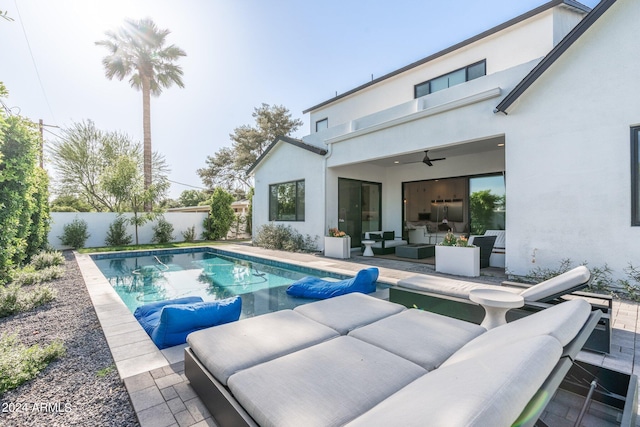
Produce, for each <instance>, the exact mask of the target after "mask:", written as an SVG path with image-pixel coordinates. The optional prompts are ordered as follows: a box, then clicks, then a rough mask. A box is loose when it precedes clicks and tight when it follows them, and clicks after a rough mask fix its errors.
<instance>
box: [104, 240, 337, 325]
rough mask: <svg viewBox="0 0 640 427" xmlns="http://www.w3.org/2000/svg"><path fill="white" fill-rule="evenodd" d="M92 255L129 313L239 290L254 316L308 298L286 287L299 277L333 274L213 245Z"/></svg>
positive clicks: (247, 312) (246, 314) (248, 312)
mask: <svg viewBox="0 0 640 427" xmlns="http://www.w3.org/2000/svg"><path fill="white" fill-rule="evenodd" d="M93 258H94V262H95V264H96V265H97V267H98V268H99V269H100V271H101V272H102V273H103V274H104V275H105V277H106V278H107V280H108V281H109V283H111V285H112V286H113V288H114V289H115V291H116V292H117V293H118V295H119V296H120V298H122V301H123V302H124V303H125V305H126V306H127V307H128V308H129V310H131V312H132V313H133V312H134V311H135V309H136V308H138V307H139V306H141V305H144V304H147V303H150V302H154V301H162V300H167V299H173V298H180V297H184V296H200V297H202V299H203V300H205V301H213V300H219V299H223V298H228V297H231V296H235V295H239V296H240V297H241V298H242V316H241V317H252V316H256V315H258V314H263V313H268V312H272V311H277V310H282V309H286V308H294V307H296V306H298V305H301V304H306V303H308V302H311V301H312V300H309V299H302V298H294V297H291V296H289V295H287V293H286V289H287V287H288V286H289V285H290V284H291V283H293V282H294V281H296V280H298V279H300V278H302V277H305V276H309V275H315V276H317V277H327V276H333V277H336V275H335V274H331V273H323V272H321V271H317V274H309V273H310V272H309V271H299V270H302V269H301V268H297V267H295V266H288V267H282V266H273V265H268V264H266V263H264V264H263V263H260V262H258V260H259V259H257V258H256V259H255V260H244V259H238V258H233V257H230V256H228V255H227V254H225V255H223V254H221V253H216V252H211V251H201V252H189V253H166V252H158V253H152V254H149V255H143V256H135V255H130V256H126V255H122V256H120V255H119V257H117V258H114V257H113V256H112V255H110V256H100V255H97V256H94V257H93ZM265 261H266V260H265ZM281 264H282V263H281Z"/></svg>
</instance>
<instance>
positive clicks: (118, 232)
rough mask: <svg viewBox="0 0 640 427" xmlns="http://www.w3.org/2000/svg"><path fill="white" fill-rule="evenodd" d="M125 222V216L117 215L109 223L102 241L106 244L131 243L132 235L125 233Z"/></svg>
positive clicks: (120, 244)
mask: <svg viewBox="0 0 640 427" xmlns="http://www.w3.org/2000/svg"><path fill="white" fill-rule="evenodd" d="M127 222H128V221H127V218H125V217H124V216H123V215H118V216H117V218H116V219H115V221H113V222H112V223H111V224H110V225H109V230H108V231H107V237H106V238H105V239H104V243H105V244H106V245H107V246H125V245H130V244H131V242H132V240H133V237H132V236H131V234H128V233H127Z"/></svg>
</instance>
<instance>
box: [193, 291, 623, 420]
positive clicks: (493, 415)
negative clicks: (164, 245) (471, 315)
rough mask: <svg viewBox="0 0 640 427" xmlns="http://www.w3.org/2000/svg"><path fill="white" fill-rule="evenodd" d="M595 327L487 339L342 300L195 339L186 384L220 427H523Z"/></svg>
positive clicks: (591, 322)
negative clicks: (397, 426)
mask: <svg viewBox="0 0 640 427" xmlns="http://www.w3.org/2000/svg"><path fill="white" fill-rule="evenodd" d="M599 316H600V312H599V311H592V310H591V307H590V305H589V304H588V303H587V302H586V301H584V300H582V299H577V300H573V301H568V302H565V303H562V304H558V305H557V306H554V307H551V308H549V309H548V310H543V311H541V312H539V313H536V314H534V315H531V316H529V317H525V318H522V319H519V320H517V321H514V322H512V323H509V324H506V325H503V326H499V327H497V328H495V329H491V330H489V331H487V330H486V329H485V328H483V327H481V326H479V325H476V324H473V323H469V322H465V321H461V320H457V319H453V318H449V317H446V316H441V315H438V314H434V313H430V312H428V311H422V310H416V309H407V308H405V307H404V306H402V305H399V304H395V303H392V302H389V301H383V300H379V299H376V298H374V297H371V296H368V295H364V294H360V293H351V294H347V295H343V296H339V297H336V298H331V299H327V300H323V301H318V302H314V303H310V304H306V305H302V306H299V307H296V309H294V310H282V311H277V312H273V313H269V314H265V315H261V316H257V317H253V318H249V319H244V320H240V321H239V322H234V323H230V324H226V325H221V326H216V327H213V328H209V329H205V330H201V331H198V332H194V333H192V334H190V335H189V337H188V339H187V341H188V344H189V347H187V348H186V349H185V374H186V376H187V378H188V379H189V381H190V383H191V385H192V387H193V388H194V390H195V391H196V393H197V394H198V395H199V396H200V398H201V399H202V400H203V402H204V403H205V405H206V406H207V408H208V409H209V411H210V412H211V413H212V415H213V417H214V418H215V421H216V423H217V424H218V425H220V426H243V425H247V426H256V425H260V426H302V425H304V426H342V425H346V426H349V427H357V426H389V425H402V426H424V425H466V426H488V425H491V426H498V427H499V426H510V425H512V424H514V423H515V422H516V420H518V423H519V424H518V425H522V426H532V425H534V424H535V422H536V420H537V419H538V417H539V416H540V414H541V412H542V411H543V409H544V408H545V406H546V404H547V403H548V401H549V399H550V398H551V396H552V395H553V393H554V392H555V390H556V389H557V387H558V385H559V384H560V381H561V380H562V378H563V377H564V376H565V374H566V373H567V372H568V370H569V368H570V366H571V364H572V361H573V360H574V357H575V356H576V354H577V353H578V351H579V350H580V349H581V348H582V345H583V343H584V341H585V340H586V338H587V336H588V335H589V334H590V333H591V330H592V329H593V327H595V325H596V323H597V321H598V318H599ZM634 396H635V395H634Z"/></svg>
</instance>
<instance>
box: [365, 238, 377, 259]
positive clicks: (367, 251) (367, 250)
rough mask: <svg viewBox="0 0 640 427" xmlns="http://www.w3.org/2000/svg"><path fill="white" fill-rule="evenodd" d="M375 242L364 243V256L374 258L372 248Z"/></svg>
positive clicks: (366, 241)
mask: <svg viewBox="0 0 640 427" xmlns="http://www.w3.org/2000/svg"><path fill="white" fill-rule="evenodd" d="M375 242H376V241H375V240H363V241H362V244H363V245H364V252H363V253H362V256H373V249H371V246H373V244H374V243H375Z"/></svg>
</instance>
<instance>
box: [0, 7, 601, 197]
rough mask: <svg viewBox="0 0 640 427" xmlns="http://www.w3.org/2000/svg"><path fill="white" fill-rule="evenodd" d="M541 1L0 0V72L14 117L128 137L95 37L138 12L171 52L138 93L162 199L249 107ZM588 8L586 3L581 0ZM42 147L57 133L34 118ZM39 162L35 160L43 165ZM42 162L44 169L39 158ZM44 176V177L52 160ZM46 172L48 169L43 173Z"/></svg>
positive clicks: (321, 94)
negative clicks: (175, 75)
mask: <svg viewBox="0 0 640 427" xmlns="http://www.w3.org/2000/svg"><path fill="white" fill-rule="evenodd" d="M544 3H546V0H517V1H514V0H483V1H477V0H455V1H454V2H443V1H437V0H393V1H391V0H387V1H378V0H367V1H365V0H348V1H345V0H340V1H338V0H324V1H323V2H310V1H300V0H180V1H179V0H0V11H2V12H4V11H6V12H7V15H8V16H9V17H11V18H13V19H14V21H12V22H9V21H6V20H4V19H2V18H0V52H1V54H0V81H2V82H3V83H4V84H5V86H6V87H7V89H8V90H9V98H8V99H5V100H3V101H4V102H5V103H6V104H7V105H8V106H9V107H11V109H12V111H13V112H14V113H18V114H21V115H23V116H25V117H27V118H29V119H31V120H33V121H35V122H37V121H38V120H39V119H42V120H43V121H44V123H45V124H46V125H50V126H59V127H60V128H67V127H70V126H71V125H72V124H73V123H76V122H80V121H82V120H92V121H93V122H94V123H95V124H96V126H97V128H99V129H101V130H104V131H119V132H123V133H126V134H127V135H129V136H130V137H131V138H132V139H133V140H135V141H140V142H141V141H142V94H141V92H139V91H136V90H135V89H133V88H131V87H130V85H129V83H128V81H127V80H126V79H125V80H124V81H120V80H117V79H114V80H108V79H107V78H106V77H105V74H104V67H103V66H102V62H101V60H102V58H103V57H104V56H105V55H106V49H104V48H103V47H100V46H96V45H95V42H96V41H98V40H103V39H105V38H106V37H105V35H104V33H105V31H108V30H114V29H116V28H118V27H119V26H121V25H122V23H123V21H124V19H126V18H132V19H141V18H151V19H153V20H154V21H155V23H156V24H157V26H158V27H159V28H161V29H168V30H170V31H171V34H170V35H169V36H168V37H167V43H168V44H175V45H177V46H179V47H180V48H182V49H183V50H184V51H185V52H186V53H187V56H186V57H184V58H181V59H180V60H179V64H180V66H181V67H182V69H183V71H184V77H183V80H184V83H185V88H184V89H181V88H178V87H177V86H175V85H174V86H173V87H171V88H169V89H165V90H164V92H163V93H162V94H161V95H160V96H159V97H157V98H156V97H152V99H151V137H152V144H153V150H154V151H159V152H160V153H161V154H163V155H164V156H165V158H166V160H167V163H168V164H169V166H170V168H171V172H170V174H169V179H170V180H171V181H172V185H171V190H170V194H169V196H170V197H172V198H177V197H178V196H179V195H180V193H181V192H182V191H184V190H188V189H193V188H202V187H203V184H202V181H201V179H200V177H199V176H198V174H197V172H196V171H197V169H199V168H203V167H206V163H205V161H206V157H207V156H210V155H214V154H215V153H216V152H217V151H218V150H219V149H220V148H222V147H230V146H231V140H230V138H229V134H231V133H233V131H234V129H235V128H237V127H239V126H242V125H254V119H253V117H252V116H251V114H252V113H253V111H254V108H255V107H258V106H260V105H261V104H262V103H267V104H270V105H283V106H285V107H286V108H288V109H289V111H290V112H291V113H292V117H293V118H299V119H301V120H302V121H303V122H304V125H303V126H302V127H301V128H300V129H299V130H298V131H297V132H295V133H294V134H293V136H294V137H298V138H301V137H302V136H304V135H307V134H309V133H310V130H309V117H308V114H306V115H303V114H302V111H303V110H305V109H307V108H309V107H312V106H314V105H316V104H319V103H321V102H323V101H325V100H327V99H329V98H332V97H333V96H335V95H336V93H337V94H340V93H343V92H346V91H348V90H350V89H353V88H354V87H357V86H359V85H361V84H363V83H366V82H368V81H370V80H371V79H372V77H373V78H377V77H380V76H382V75H384V74H387V73H389V72H391V71H394V70H396V69H398V68H401V67H403V66H405V65H408V64H410V63H412V62H414V61H417V60H419V59H421V58H424V57H426V56H428V55H430V54H432V53H435V52H438V51H440V50H442V49H445V48H447V47H449V46H451V45H453V44H455V43H458V42H460V41H463V40H465V39H467V38H469V37H472V36H474V35H476V34H478V33H481V32H482V31H484V30H487V29H490V28H492V27H494V26H496V25H499V24H501V23H503V22H505V21H507V20H509V19H511V18H514V17H516V16H518V15H520V14H522V13H525V12H527V11H529V10H531V9H533V8H535V7H537V6H540V5H542V4H544ZM582 3H583V4H585V5H587V6H589V7H594V6H595V5H596V4H597V3H598V0H583V1H582ZM45 129H46V132H45V146H46V145H47V144H50V143H51V142H52V141H55V140H56V139H57V136H56V135H61V130H60V129H58V128H55V127H49V126H47V127H46V128H45ZM46 167H47V165H46V164H45V168H46ZM48 169H50V168H48ZM49 172H50V174H52V175H54V174H53V172H54V171H52V170H49ZM54 179H55V176H54Z"/></svg>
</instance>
